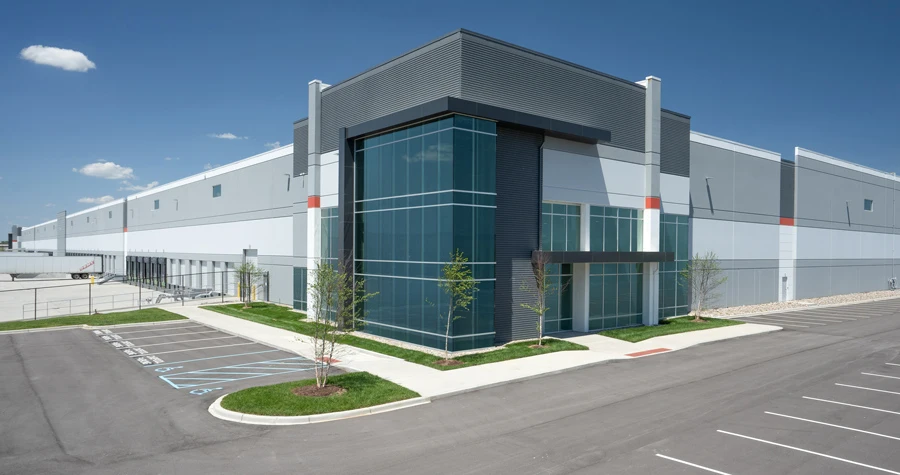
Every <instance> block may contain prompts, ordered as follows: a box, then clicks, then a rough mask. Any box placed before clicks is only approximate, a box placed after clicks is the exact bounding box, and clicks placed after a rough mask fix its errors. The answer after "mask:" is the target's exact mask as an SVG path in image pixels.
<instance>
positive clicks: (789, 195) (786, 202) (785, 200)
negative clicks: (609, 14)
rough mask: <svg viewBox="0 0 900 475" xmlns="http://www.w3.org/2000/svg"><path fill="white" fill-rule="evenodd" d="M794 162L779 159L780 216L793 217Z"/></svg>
mask: <svg viewBox="0 0 900 475" xmlns="http://www.w3.org/2000/svg"><path fill="white" fill-rule="evenodd" d="M794 171H795V168H794V162H791V161H788V160H782V161H781V217H782V218H793V217H794V179H795V177H796V174H795V173H794Z"/></svg>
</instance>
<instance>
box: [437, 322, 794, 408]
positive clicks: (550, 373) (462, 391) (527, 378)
mask: <svg viewBox="0 0 900 475" xmlns="http://www.w3.org/2000/svg"><path fill="white" fill-rule="evenodd" d="M767 326H770V327H772V328H771V329H768V330H766V331H763V332H759V333H751V334H749V335H737V336H733V337H729V338H723V339H721V340H712V341H703V342H699V343H694V344H692V345H689V346H685V347H682V348H678V349H677V350H670V351H666V352H663V353H654V354H651V355H646V356H638V357H631V356H625V355H622V356H619V357H614V358H609V359H605V360H602V361H594V362H591V363H585V364H581V365H578V366H571V367H569V368H561V369H557V370H553V371H548V372H546V373H541V374H531V375H528V376H522V377H521V378H515V379H509V380H506V381H498V382H496V383H491V384H485V385H482V386H476V387H472V388H465V389H459V390H456V391H451V392H448V393H441V394H435V395H433V396H430V397H431V400H432V401H436V400H438V399H443V398H446V397H451V396H458V395H460V394H465V393H470V392H475V391H480V390H482V389H489V388H495V387H498V386H503V385H505V384H511V383H521V382H524V381H530V380H532V379H538V378H543V377H545V376H554V375H557V374H563V373H568V372H570V371H577V370H581V369H587V368H593V367H594V366H600V365H602V364H607V363H613V362H616V361H623V360H636V359H641V358H647V357H650V356H656V355H666V354H669V353H675V352H677V351H681V350H686V349H688V348H693V347H695V346H700V345H707V344H711V343H719V342H722V341H728V340H737V339H739V338H748V337H751V336H757V335H767V334H769V333H774V332H777V331H781V330H783V328H781V327H779V326H775V325H767Z"/></svg>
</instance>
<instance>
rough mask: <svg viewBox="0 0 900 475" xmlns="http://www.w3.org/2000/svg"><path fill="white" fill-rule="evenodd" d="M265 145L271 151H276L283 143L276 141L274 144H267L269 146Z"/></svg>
mask: <svg viewBox="0 0 900 475" xmlns="http://www.w3.org/2000/svg"><path fill="white" fill-rule="evenodd" d="M265 145H266V148H269V149H276V148H278V147H280V146H281V142H279V141H277V140H276V141H274V142H269V143H267V144H265Z"/></svg>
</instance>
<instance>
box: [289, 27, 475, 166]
mask: <svg viewBox="0 0 900 475" xmlns="http://www.w3.org/2000/svg"><path fill="white" fill-rule="evenodd" d="M459 78H460V40H459V38H458V37H456V38H455V39H454V38H448V39H447V40H442V41H438V42H436V43H432V44H431V45H428V46H426V47H424V48H422V49H420V50H417V51H416V52H414V53H411V54H410V55H407V56H406V57H404V58H401V59H398V60H395V61H393V62H391V63H388V64H387V65H384V66H379V67H378V68H376V69H374V70H372V71H369V72H367V73H364V74H363V75H361V76H360V77H358V78H354V79H351V80H349V81H346V82H343V83H340V84H337V85H335V86H334V87H332V88H328V89H325V90H324V91H323V92H322V150H321V151H322V152H323V153H324V152H330V151H332V150H336V149H337V148H338V129H340V128H342V127H350V126H353V125H357V124H361V123H363V122H366V121H369V120H372V119H376V118H378V117H381V116H385V115H388V114H392V113H394V112H399V111H401V110H404V109H408V108H410V107H413V106H416V105H419V104H422V103H425V102H428V101H432V100H434V99H440V98H441V97H447V96H451V97H459V89H460V87H459ZM295 146H296V145H295Z"/></svg>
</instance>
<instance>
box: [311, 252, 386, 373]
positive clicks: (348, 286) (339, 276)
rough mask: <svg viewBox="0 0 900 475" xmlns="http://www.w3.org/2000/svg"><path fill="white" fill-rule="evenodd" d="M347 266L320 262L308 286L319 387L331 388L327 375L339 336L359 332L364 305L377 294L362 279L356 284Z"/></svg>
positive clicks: (329, 371) (363, 315)
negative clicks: (328, 385) (371, 291)
mask: <svg viewBox="0 0 900 475" xmlns="http://www.w3.org/2000/svg"><path fill="white" fill-rule="evenodd" d="M346 268H347V267H346V265H344V264H340V265H338V266H335V265H334V264H331V263H328V262H325V261H319V262H317V263H316V267H315V268H314V269H313V271H312V275H311V276H310V277H311V279H310V283H309V305H310V306H309V310H310V311H309V316H310V317H311V319H312V323H313V328H314V330H313V335H312V337H311V340H312V344H313V348H314V354H315V358H316V363H317V364H316V366H315V371H316V387H319V388H324V387H325V386H326V385H327V384H328V375H329V374H330V373H331V367H332V364H333V362H334V359H335V357H336V356H338V355H337V353H336V351H337V344H338V340H339V338H340V335H342V334H346V333H350V332H353V331H354V330H356V328H357V325H358V323H360V322H362V321H364V319H365V313H364V312H363V311H362V308H363V304H364V303H365V302H366V301H367V300H369V299H370V298H372V297H374V296H375V295H377V292H376V293H366V292H365V282H364V281H363V280H362V279H358V280H356V281H354V279H353V275H352V273H350V272H345V270H346Z"/></svg>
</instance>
